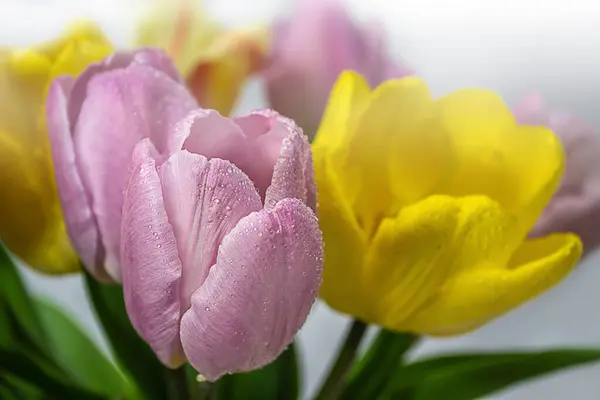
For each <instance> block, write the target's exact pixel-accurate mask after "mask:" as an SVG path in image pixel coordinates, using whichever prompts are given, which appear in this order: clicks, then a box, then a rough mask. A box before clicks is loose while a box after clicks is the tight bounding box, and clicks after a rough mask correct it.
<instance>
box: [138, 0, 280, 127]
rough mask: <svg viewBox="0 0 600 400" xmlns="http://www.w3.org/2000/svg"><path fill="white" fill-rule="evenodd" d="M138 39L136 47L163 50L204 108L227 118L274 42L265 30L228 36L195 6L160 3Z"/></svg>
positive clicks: (161, 0) (194, 3)
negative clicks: (241, 91)
mask: <svg viewBox="0 0 600 400" xmlns="http://www.w3.org/2000/svg"><path fill="white" fill-rule="evenodd" d="M136 35H137V38H136V41H135V46H136V47H137V46H154V47H159V48H162V49H163V50H165V51H166V52H167V53H168V54H169V56H171V57H172V58H173V59H174V61H175V64H176V65H177V68H178V69H179V72H180V73H181V74H182V75H183V76H184V77H185V79H186V82H187V85H188V87H189V89H190V90H191V92H192V93H193V94H194V96H195V97H196V99H197V100H198V103H199V104H200V106H202V107H204V108H212V109H215V110H217V111H219V112H220V113H221V114H223V115H229V114H230V113H231V110H232V108H233V107H234V106H235V103H236V100H237V98H238V95H239V93H240V90H241V89H242V87H243V84H244V83H245V82H246V79H247V78H248V77H249V76H250V75H252V74H253V73H254V72H257V71H258V70H259V69H260V68H261V66H262V63H263V59H264V55H265V51H266V47H267V39H268V34H267V30H266V28H262V27H261V28H253V29H240V30H226V29H224V28H223V27H221V26H220V25H219V24H217V23H216V22H215V21H213V20H212V19H211V18H210V17H209V16H208V15H207V14H206V13H205V12H204V11H203V10H202V9H200V7H199V6H198V2H197V1H190V0H179V1H170V0H157V1H156V2H155V4H154V7H152V8H151V9H150V10H149V12H148V15H147V16H146V17H145V18H144V19H143V20H142V21H141V23H140V25H139V27H138V30H137V32H136Z"/></svg>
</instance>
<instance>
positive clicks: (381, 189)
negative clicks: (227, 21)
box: [0, 0, 600, 400]
mask: <svg viewBox="0 0 600 400" xmlns="http://www.w3.org/2000/svg"><path fill="white" fill-rule="evenodd" d="M157 7H158V8H156V9H153V11H151V13H150V14H149V17H148V18H146V19H144V20H142V22H141V24H140V26H139V28H138V30H137V33H138V35H137V39H136V43H135V44H134V45H132V46H131V47H130V48H120V49H117V48H115V47H114V46H113V44H112V43H111V42H110V41H109V40H108V39H107V38H106V37H105V35H104V34H103V33H102V31H101V30H100V28H98V27H96V26H95V25H94V24H93V23H91V22H79V23H76V24H74V25H72V26H71V27H70V28H69V29H68V31H67V32H66V33H65V35H64V36H62V37H60V38H59V39H57V40H55V41H53V42H49V43H44V44H41V45H39V46H34V47H31V48H26V49H10V48H7V49H4V50H3V52H2V54H1V63H2V64H1V66H0V68H1V69H0V95H1V96H2V98H3V100H4V101H3V102H2V106H1V107H0V163H1V166H2V168H1V170H0V187H2V188H3V194H2V196H1V197H0V239H1V240H2V245H1V246H0V398H2V399H128V400H129V399H143V400H146V399H148V400H154V399H156V400H159V399H177V400H183V399H219V400H221V399H227V400H228V399H299V398H307V399H308V398H313V399H315V400H333V399H346V400H352V399H356V400H362V399H365V400H371V399H377V400H388V399H390V400H391V399H406V400H437V399H445V400H446V399H448V400H470V399H477V398H481V397H482V396H486V395H488V394H491V393H494V392H496V391H498V390H501V389H504V388H506V387H508V386H510V385H512V384H515V383H519V382H521V381H523V380H525V379H531V378H534V377H537V376H540V375H543V374H547V373H550V372H553V371H557V370H560V369H564V368H569V367H572V366H576V365H581V364H584V363H590V362H597V361H599V360H600V349H551V350H544V351H523V352H511V353H489V352H488V353H469V354H451V355H443V356H436V357H430V358H427V359H416V360H415V359H412V358H411V357H407V355H408V354H409V351H410V350H411V348H412V347H413V346H414V345H415V344H416V343H418V341H419V338H420V337H422V336H430V337H446V336H453V335H460V334H463V333H466V332H469V331H472V330H474V329H477V328H479V327H481V326H482V325H484V324H486V323H488V322H489V321H491V320H493V319H495V318H496V317H498V316H501V315H503V314H505V313H507V312H509V311H511V310H513V309H515V308H516V307H518V306H520V305H521V304H522V303H524V302H526V301H528V300H530V299H532V298H533V297H535V296H537V295H540V294H541V293H543V292H545V291H546V290H548V289H549V288H551V287H552V286H554V285H555V284H557V283H558V282H560V281H561V279H562V278H564V277H565V276H566V275H567V274H568V273H569V272H570V271H571V270H572V269H573V268H574V267H575V266H576V264H577V263H578V261H579V259H580V257H581V256H582V254H584V253H583V252H584V250H585V252H586V253H585V254H587V252H588V251H589V250H591V249H593V248H594V247H595V246H596V245H597V244H598V243H599V241H600V231H599V229H598V227H600V165H599V162H600V145H599V143H598V140H597V136H596V133H595V132H594V130H593V129H591V128H589V127H588V126H587V125H585V124H584V123H583V122H580V121H579V120H577V119H576V118H575V117H572V116H570V115H567V114H563V113H559V112H556V111H553V110H549V109H547V108H546V106H545V105H544V104H543V101H542V99H541V97H540V96H539V95H537V94H532V95H530V96H527V97H526V98H524V99H523V100H522V102H520V103H519V104H517V105H516V106H515V107H513V108H512V110H511V109H510V108H509V107H508V106H507V105H505V103H504V102H503V100H502V99H501V98H500V97H499V96H498V95H497V94H495V93H493V92H491V91H488V90H482V89H464V90H459V91H456V92H453V93H450V94H447V95H445V96H443V97H439V98H435V97H433V96H432V95H431V94H430V92H429V89H428V87H427V84H426V83H425V82H424V81H423V80H422V79H421V78H419V77H418V73H417V72H414V71H412V70H411V69H410V68H408V67H406V66H404V65H402V64H400V63H399V62H397V61H393V60H392V59H391V58H390V57H389V56H388V55H387V54H386V48H385V46H384V35H383V32H380V31H378V30H375V29H373V28H372V27H371V26H366V25H360V24H358V23H356V22H354V21H353V20H352V19H351V17H350V15H349V13H348V11H347V10H345V9H344V7H343V5H342V4H340V3H338V2H337V1H335V0H304V1H299V2H298V7H297V10H296V12H295V13H294V14H293V17H291V18H289V19H285V20H279V21H277V23H275V24H273V25H272V26H271V27H267V28H264V27H260V28H248V29H246V28H244V29H239V30H238V29H236V30H229V29H225V28H224V27H222V26H220V25H218V24H217V23H215V22H214V21H213V20H212V19H211V18H210V17H208V16H207V15H206V14H205V13H203V12H202V10H201V9H199V8H198V5H197V4H195V3H192V2H190V1H179V2H175V3H171V2H163V3H160V4H158V5H157ZM250 77H257V78H259V79H260V80H261V82H262V83H263V84H264V86H265V89H266V91H265V92H266V95H267V99H268V102H269V103H270V106H271V108H270V109H263V110H256V111H253V112H250V113H248V114H244V115H232V110H233V109H234V106H235V105H236V99H237V98H238V97H239V93H240V90H241V89H242V87H243V84H244V83H245V82H246V81H247V79H248V78H250ZM16 263H24V264H27V265H28V266H30V267H31V268H34V269H37V270H39V271H41V272H44V273H48V274H65V273H78V272H79V273H81V274H82V275H83V277H84V281H85V286H86V288H87V290H88V294H89V298H90V301H91V303H92V304H93V307H94V309H95V312H96V316H97V318H98V320H99V322H100V324H101V326H102V327H103V330H104V334H105V336H106V338H107V341H108V342H109V344H110V349H111V354H110V355H107V354H105V353H104V352H103V351H101V350H99V348H98V347H97V345H96V344H95V343H94V341H93V340H91V339H90V338H89V337H88V336H87V334H86V333H85V332H84V331H82V330H81V329H80V328H79V326H78V324H77V323H75V322H74V321H73V320H72V319H71V318H70V317H68V316H67V315H66V314H65V313H64V312H63V311H62V310H61V309H60V308H59V307H57V306H56V305H55V304H53V303H52V301H49V300H47V299H40V298H38V297H36V296H34V295H33V294H32V293H30V292H29V291H28V290H27V288H26V286H25V285H24V284H23V281H22V279H21V277H20V273H19V269H18V268H17V267H16ZM317 298H320V299H321V300H322V301H324V302H325V303H326V304H327V305H328V306H329V307H331V308H332V309H333V310H336V311H338V312H340V313H343V314H346V315H349V316H351V317H352V318H354V322H353V323H352V325H351V326H350V328H349V330H348V332H347V335H346V337H345V339H344V340H343V342H342V343H341V344H340V347H339V350H338V355H337V358H336V360H335V362H334V363H333V364H332V365H331V367H330V369H329V371H328V372H327V373H326V374H325V375H324V376H323V379H322V385H321V387H320V388H319V390H317V391H316V392H315V393H302V391H301V387H302V385H301V382H302V381H301V376H300V375H301V371H302V369H301V368H300V365H301V364H300V362H301V360H302V357H301V354H299V351H298V349H297V348H296V347H295V344H294V338H295V336H296V333H297V332H298V330H299V329H300V328H301V327H302V325H303V324H304V322H305V320H306V318H307V316H308V315H309V313H310V311H311V307H312V305H313V303H314V302H315V301H316V300H317ZM369 326H374V327H376V328H377V330H378V331H377V333H376V336H375V338H374V339H373V340H372V341H370V342H368V343H366V342H365V343H364V344H367V346H366V347H363V346H361V343H363V339H364V335H365V332H366V330H367V328H368V327H369ZM549 328H550V329H551V327H549Z"/></svg>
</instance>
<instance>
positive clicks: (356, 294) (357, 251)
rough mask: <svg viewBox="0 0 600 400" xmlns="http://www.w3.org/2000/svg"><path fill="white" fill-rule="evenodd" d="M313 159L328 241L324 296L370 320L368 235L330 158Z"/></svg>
mask: <svg viewBox="0 0 600 400" xmlns="http://www.w3.org/2000/svg"><path fill="white" fill-rule="evenodd" d="M314 163H315V175H316V179H317V184H318V187H319V192H318V200H319V202H318V204H319V208H318V215H319V224H320V226H321V229H322V230H323V240H324V242H325V261H324V262H325V268H324V271H323V284H322V285H321V290H320V295H321V298H322V299H323V300H325V302H327V304H329V305H330V306H331V307H333V308H335V309H336V310H339V311H341V312H345V313H348V314H351V315H354V316H357V317H359V318H362V319H364V320H367V318H368V315H367V313H366V308H365V306H366V305H367V304H366V300H365V299H364V297H363V293H364V291H363V288H362V282H361V274H362V266H363V260H364V256H365V252H366V239H365V237H364V235H363V234H362V232H361V230H360V228H359V227H358V224H357V222H356V219H355V218H354V215H353V214H352V211H351V210H350V207H349V204H348V203H347V202H346V199H345V197H344V195H343V193H342V192H341V190H340V187H339V182H338V180H337V178H336V176H335V174H334V173H333V171H332V170H331V169H330V168H329V165H328V162H327V159H326V158H325V157H323V156H322V154H321V155H319V154H316V155H315V159H314Z"/></svg>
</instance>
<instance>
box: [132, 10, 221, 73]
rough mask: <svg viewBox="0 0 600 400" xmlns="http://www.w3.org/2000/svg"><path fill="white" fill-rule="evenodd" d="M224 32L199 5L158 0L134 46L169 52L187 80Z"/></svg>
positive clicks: (148, 13) (144, 19)
mask: <svg viewBox="0 0 600 400" xmlns="http://www.w3.org/2000/svg"><path fill="white" fill-rule="evenodd" d="M221 32H222V30H221V28H220V26H219V25H218V24H217V23H216V22H215V21H213V20H212V19H211V18H210V17H209V15H208V14H206V13H205V12H204V11H203V10H202V9H201V8H200V7H199V6H198V2H196V1H190V0H180V1H177V2H173V1H171V0H156V1H155V2H154V3H153V4H152V5H151V6H150V8H149V9H148V12H147V14H146V15H144V17H143V19H142V20H141V21H140V22H139V25H138V26H137V29H136V32H135V35H136V37H135V40H134V42H135V46H136V47H139V46H154V47H159V48H161V49H163V50H165V51H166V52H167V54H169V55H170V56H171V57H172V58H173V60H174V61H175V65H176V66H177V68H178V69H179V71H180V72H181V74H182V75H183V76H187V75H188V74H189V73H190V72H191V70H193V69H194V68H195V66H196V63H197V60H198V58H200V57H202V55H203V54H204V53H205V52H206V51H208V49H209V48H210V46H211V45H212V44H213V42H214V41H215V39H216V38H217V37H218V36H219V35H220V34H221Z"/></svg>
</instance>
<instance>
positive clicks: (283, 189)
mask: <svg viewBox="0 0 600 400" xmlns="http://www.w3.org/2000/svg"><path fill="white" fill-rule="evenodd" d="M259 113H260V114H259ZM259 115H260V116H263V117H264V118H267V117H268V118H270V119H271V120H272V125H273V126H272V128H271V132H277V133H278V134H277V136H275V135H274V134H272V133H271V137H275V138H277V140H278V141H280V140H281V139H279V138H280V137H281V136H283V137H284V138H283V142H280V143H281V144H280V145H278V146H277V147H275V146H270V147H271V148H272V150H271V157H273V156H276V157H277V161H276V164H275V168H274V171H273V173H272V179H271V182H270V186H269V187H268V188H267V190H266V197H265V207H266V208H267V209H271V208H273V207H274V206H275V204H277V203H278V202H279V201H280V200H283V199H285V198H296V199H299V200H302V201H303V202H304V203H306V204H307V205H308V206H309V207H310V208H312V209H313V211H316V184H315V178H314V171H313V165H312V153H311V150H310V144H309V143H308V138H307V137H306V136H305V135H304V134H303V133H302V130H301V129H300V128H299V127H298V126H297V125H296V124H295V123H294V122H293V121H292V120H290V119H288V118H285V117H282V116H280V115H279V114H277V113H275V112H273V111H262V112H256V113H254V114H251V117H257V116H259ZM238 123H239V122H238ZM264 138H265V141H264V142H263V143H264V147H267V148H268V146H269V142H268V140H269V139H270V138H269V136H268V135H265V136H264ZM275 150H277V153H275Z"/></svg>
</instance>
